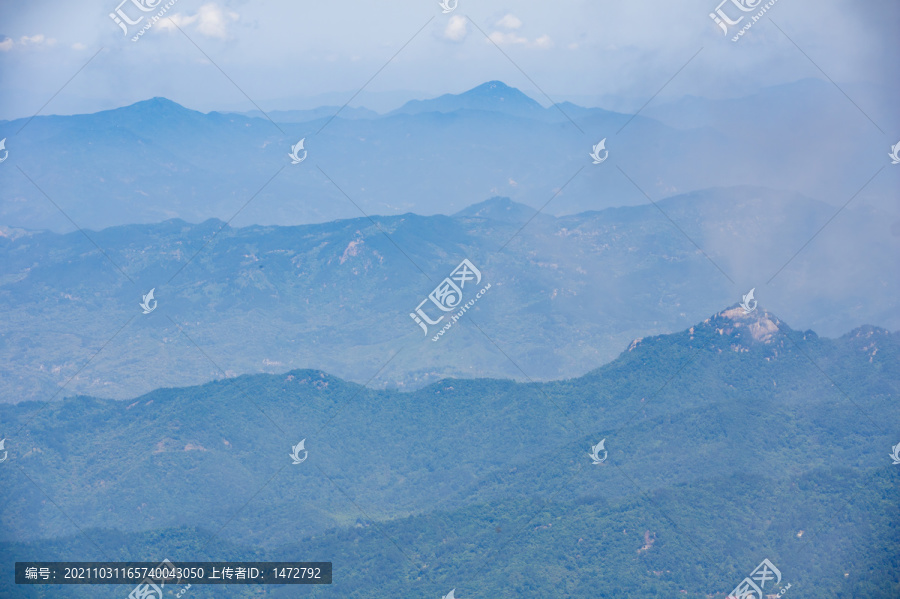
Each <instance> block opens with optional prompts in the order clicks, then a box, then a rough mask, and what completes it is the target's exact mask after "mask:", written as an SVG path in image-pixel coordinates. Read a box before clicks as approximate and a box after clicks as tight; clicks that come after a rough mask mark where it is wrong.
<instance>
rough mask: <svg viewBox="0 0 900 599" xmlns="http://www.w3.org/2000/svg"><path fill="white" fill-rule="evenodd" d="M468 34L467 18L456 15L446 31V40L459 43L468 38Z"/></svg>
mask: <svg viewBox="0 0 900 599" xmlns="http://www.w3.org/2000/svg"><path fill="white" fill-rule="evenodd" d="M466 33H468V31H467V30H466V18H465V17H462V16H459V15H454V16H452V17H450V20H449V21H448V22H447V27H446V29H444V39H448V40H450V41H451V42H458V41H460V40H461V39H463V38H464V37H466Z"/></svg>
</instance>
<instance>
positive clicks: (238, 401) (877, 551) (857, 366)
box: [0, 298, 900, 599]
mask: <svg viewBox="0 0 900 599" xmlns="http://www.w3.org/2000/svg"><path fill="white" fill-rule="evenodd" d="M484 301H487V299H486V298H485V299H484ZM898 358H900V336H898V333H890V332H888V331H886V330H883V329H879V328H877V327H871V326H865V327H860V328H857V329H855V330H853V331H851V332H849V333H847V334H845V335H842V336H841V337H839V338H837V339H826V338H822V337H819V336H817V335H816V334H815V333H814V332H812V331H800V330H794V329H792V328H791V327H789V326H788V325H787V324H786V323H784V322H783V321H782V320H781V319H780V318H779V317H778V316H776V315H774V314H772V313H770V312H768V311H766V310H764V309H761V308H760V309H757V310H755V311H753V312H752V313H750V314H745V313H744V310H743V309H742V308H740V307H738V306H737V305H732V306H730V307H728V308H726V309H724V310H722V311H720V312H717V313H716V314H714V315H712V316H711V317H709V318H707V319H705V320H703V321H702V322H698V323H696V324H695V325H694V326H691V327H690V328H687V329H685V330H683V331H681V332H678V333H674V334H669V335H661V336H654V337H649V338H645V339H643V340H640V341H636V342H634V343H633V344H632V345H631V346H630V347H628V348H627V350H625V351H624V352H622V354H621V355H620V356H619V357H618V358H617V359H615V360H613V361H612V362H610V363H609V364H607V365H605V366H603V367H601V368H598V369H595V370H592V371H591V372H588V373H587V374H585V375H583V376H580V377H578V378H572V379H567V380H560V381H553V382H546V383H515V382H513V381H509V380H496V379H476V380H461V379H445V380H442V381H440V382H437V383H434V384H432V385H429V386H426V387H424V388H421V389H419V390H417V391H414V392H401V391H397V390H375V389H371V388H365V387H362V386H359V385H356V384H354V383H349V382H346V381H343V380H341V379H339V378H336V377H334V376H331V375H329V374H326V373H324V372H321V371H312V370H292V371H288V372H281V373H279V374H259V375H252V376H240V377H236V378H232V379H227V380H223V381H216V382H210V383H206V384H203V385H200V386H195V387H186V388H168V389H157V390H155V391H153V392H151V393H148V394H146V395H142V396H140V397H135V398H133V399H129V400H127V401H113V400H107V399H99V398H93V397H86V396H79V397H73V398H69V399H65V400H58V401H53V402H50V403H49V404H48V403H45V402H22V403H19V404H15V405H10V404H5V405H0V422H2V423H3V428H4V431H5V435H6V437H7V443H6V449H7V450H8V451H9V454H10V457H9V460H8V461H6V463H4V464H2V465H0V480H2V488H3V489H8V490H9V491H8V493H5V494H4V497H3V508H2V510H0V519H2V524H3V525H2V527H0V530H2V531H3V532H2V535H3V538H2V540H0V542H2V544H3V545H4V547H5V550H4V551H2V552H0V553H2V554H3V558H2V559H3V568H2V570H0V571H2V572H3V574H2V577H0V584H2V585H3V586H2V587H0V594H3V593H4V592H5V593H7V594H8V593H11V592H13V591H12V586H11V581H10V573H11V572H12V561H25V560H28V559H42V560H54V559H59V560H70V561H74V560H76V559H77V560H79V561H84V560H123V561H129V560H140V561H155V560H158V561H161V560H162V559H163V558H168V559H170V560H172V561H174V562H176V563H177V562H178V561H179V560H189V559H190V560H195V561H196V560H201V559H209V560H225V559H231V560H237V559H247V560H249V559H270V560H287V559H291V560H309V561H331V562H333V564H334V572H335V574H334V583H333V585H332V587H331V588H329V589H328V591H329V592H330V593H331V594H334V593H337V594H338V595H340V596H342V597H352V598H356V597H365V596H372V595H378V594H383V595H386V596H392V597H403V598H406V597H409V598H413V597H422V596H435V597H439V596H443V595H446V593H447V592H448V591H449V590H450V589H451V588H456V589H457V595H458V596H460V597H512V596H521V595H522V594H530V595H531V596H544V597H549V596H561V595H567V596H586V595H588V594H590V595H596V596H603V597H613V596H628V597H638V596H640V597H671V596H680V597H685V598H687V599H700V598H707V597H724V595H725V594H726V593H727V592H728V591H729V590H731V589H732V588H734V586H735V585H736V584H737V583H738V582H740V580H741V579H742V578H743V577H744V576H747V575H748V574H749V573H750V571H751V570H752V569H753V568H754V567H756V565H757V564H758V563H760V562H761V561H762V559H764V558H765V559H768V560H770V562H771V563H773V564H774V565H775V566H776V567H777V568H778V569H779V571H780V573H781V574H782V576H783V579H782V580H781V581H780V583H779V584H780V586H776V587H775V590H774V591H772V592H777V590H778V589H779V588H782V589H783V588H785V586H786V585H787V584H788V583H789V584H790V585H791V586H790V589H789V591H788V592H789V593H790V594H791V595H792V596H795V597H797V598H807V597H809V598H811V597H822V596H828V597H840V598H844V597H862V596H865V597H893V596H896V593H897V592H898V590H900V578H898V575H897V573H898V571H900V569H898V565H900V564H898V554H897V552H896V550H895V549H896V546H897V542H898V537H897V532H896V526H895V525H894V524H895V523H896V522H897V517H898V515H900V514H898V509H897V504H896V488H897V482H898V478H897V477H898V475H900V474H898V473H900V470H897V468H896V467H895V466H892V465H891V462H890V460H889V459H888V457H887V453H888V451H889V448H890V446H891V445H892V444H893V443H895V442H896V441H897V435H898V434H900V431H898V430H897V429H896V426H895V423H896V422H897V421H898V417H900V411H898V404H897V401H896V398H897V394H898V391H900V359H898ZM301 439H304V440H305V446H306V449H307V450H308V451H309V455H308V459H307V460H305V461H304V462H303V463H302V464H292V463H291V459H290V457H289V455H288V454H289V453H290V448H291V446H293V445H294V444H296V443H297V442H298V441H300V440H301ZM601 440H603V441H604V443H605V450H606V452H607V453H606V455H604V460H603V461H602V462H601V463H600V464H592V461H591V458H590V457H589V456H588V453H589V450H590V448H591V447H592V446H594V445H596V444H598V442H600V441H601ZM36 589H40V592H39V591H38V590H36ZM175 590H177V589H175ZM15 592H16V593H18V594H16V595H15V596H21V597H38V596H42V597H56V596H66V597H88V596H90V597H107V596H109V597H113V596H123V592H122V590H121V589H120V588H119V587H104V586H99V587H90V588H87V587H79V586H69V587H17V588H16V589H15ZM189 592H190V593H191V595H192V596H197V597H212V596H221V595H216V593H217V592H220V591H219V589H218V588H217V587H203V586H197V585H195V586H194V587H192V588H191V589H190V591H189ZM228 592H229V596H238V597H243V596H251V595H252V594H253V593H257V592H259V591H257V590H256V589H254V587H239V588H231V589H228ZM266 592H267V593H269V594H271V595H272V596H273V597H296V596H316V595H317V594H318V591H316V589H315V588H311V587H289V588H279V587H273V588H267V589H266ZM6 596H11V595H6Z"/></svg>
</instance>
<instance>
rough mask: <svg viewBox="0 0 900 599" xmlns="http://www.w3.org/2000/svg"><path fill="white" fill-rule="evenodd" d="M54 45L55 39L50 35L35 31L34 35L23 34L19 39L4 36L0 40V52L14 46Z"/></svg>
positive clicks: (7, 50)
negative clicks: (0, 40)
mask: <svg viewBox="0 0 900 599" xmlns="http://www.w3.org/2000/svg"><path fill="white" fill-rule="evenodd" d="M55 45H56V40H55V39H53V38H52V37H47V36H45V35H44V34H43V33H36V34H34V35H23V36H22V37H20V38H19V41H18V42H16V41H14V40H13V39H12V38H11V37H7V38H4V39H3V41H2V42H0V52H9V51H10V50H12V49H13V48H14V47H26V46H32V47H51V46H55Z"/></svg>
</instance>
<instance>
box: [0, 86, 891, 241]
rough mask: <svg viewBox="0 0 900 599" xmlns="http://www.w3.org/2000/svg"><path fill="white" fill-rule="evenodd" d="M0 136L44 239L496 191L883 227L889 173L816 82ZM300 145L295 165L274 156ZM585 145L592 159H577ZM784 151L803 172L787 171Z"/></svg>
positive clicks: (587, 205) (192, 114)
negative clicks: (630, 105)
mask: <svg viewBox="0 0 900 599" xmlns="http://www.w3.org/2000/svg"><path fill="white" fill-rule="evenodd" d="M826 122H827V123H828V128H827V129H825V128H823V123H826ZM748 130H750V131H754V135H751V136H748V135H747V134H746V132H747V131H748ZM0 138H5V139H6V140H7V141H6V148H7V150H8V151H9V158H8V159H7V160H6V161H5V162H4V163H3V164H2V167H0V190H2V192H0V224H3V225H6V226H11V227H19V228H26V229H50V230H54V231H57V232H62V231H71V230H73V228H74V227H75V226H76V225H77V226H79V227H82V228H88V229H98V228H105V227H110V226H117V225H125V224H131V223H152V222H159V221H161V220H166V219H170V218H180V219H182V220H186V221H189V222H202V221H205V220H207V219H210V218H219V219H221V220H224V221H230V220H231V219H234V224H235V225H247V224H260V225H270V224H284V225H294V224H309V223H314V222H325V221H330V220H334V219H338V218H341V219H346V218H354V217H358V216H360V213H362V214H366V215H372V214H386V215H399V214H404V213H407V212H414V213H417V214H421V215H426V216H427V215H435V214H453V213H456V212H458V211H459V210H462V209H464V208H465V207H466V206H469V205H471V204H473V203H476V202H479V201H482V200H483V199H485V198H488V197H492V196H495V195H501V196H506V197H510V198H511V199H512V200H514V201H517V202H520V203H523V204H526V205H528V206H531V207H532V208H534V209H538V208H540V207H542V206H545V205H546V206H547V207H546V210H547V211H548V213H550V214H553V215H562V214H572V213H578V212H583V211H587V210H598V209H604V208H609V207H617V206H630V205H638V204H646V203H647V201H648V198H649V199H651V200H653V201H656V200H660V199H662V198H665V197H670V196H673V195H678V194H685V193H690V192H694V191H698V190H702V189H708V188H714V187H726V186H741V185H752V186H760V185H762V186H766V187H769V188H773V189H783V190H790V191H793V192H794V193H801V194H803V195H806V196H809V197H814V198H815V199H818V200H820V201H824V202H825V203H828V204H831V205H833V206H835V207H838V206H842V205H844V204H845V203H846V202H847V201H848V199H850V198H852V197H854V194H857V193H858V192H859V191H860V189H861V188H863V187H865V191H864V193H863V194H862V196H861V197H860V198H859V199H858V200H855V201H856V202H857V203H859V204H868V205H871V206H874V207H875V208H877V209H879V210H882V211H887V212H888V213H889V214H890V216H889V218H890V219H891V220H892V222H900V221H898V215H897V211H896V207H895V204H894V203H893V201H892V198H893V195H892V189H893V187H892V183H893V182H895V178H894V177H895V176H896V175H895V173H890V172H888V173H884V174H883V175H880V176H879V177H877V178H876V179H875V180H874V181H873V182H872V183H871V184H869V185H865V184H866V181H867V180H868V179H869V178H871V177H872V175H873V174H874V173H876V172H880V171H879V167H884V166H885V165H886V164H889V162H886V160H887V158H886V155H887V150H888V149H889V144H888V145H885V143H886V142H885V141H884V138H883V135H881V133H880V132H879V131H878V130H877V129H876V128H875V127H873V126H872V125H871V123H869V122H868V121H867V120H865V118H864V117H862V116H860V114H859V113H858V111H857V110H856V109H855V108H854V107H853V106H852V105H851V104H849V103H848V102H847V100H846V98H844V97H843V96H842V95H840V93H839V92H838V91H836V90H835V89H834V87H833V86H831V85H830V84H828V83H824V82H819V81H812V80H808V81H801V82H797V83H795V84H791V85H787V86H781V87H778V88H770V89H767V90H763V91H762V92H760V93H759V94H757V95H756V96H753V97H749V98H744V99H734V100H708V99H698V98H685V99H683V100H681V101H679V102H674V103H669V104H653V103H650V104H648V106H647V108H646V110H643V111H639V112H638V113H636V114H622V113H618V112H613V111H607V110H604V109H602V108H585V107H580V106H576V105H574V104H572V103H567V102H563V103H560V104H558V105H554V106H550V107H543V106H542V105H541V104H539V103H538V102H536V101H535V100H534V99H532V98H530V97H528V96H527V95H525V94H523V93H522V92H520V91H519V90H517V89H515V88H511V87H509V86H507V85H505V84H503V83H502V82H500V81H490V82H487V83H484V84H482V85H480V86H477V87H475V88H473V89H471V90H468V91H465V92H463V93H461V94H447V95H444V96H440V97H438V98H434V99H430V100H411V101H409V102H407V103H406V104H404V105H403V106H401V107H399V108H397V109H395V110H392V111H389V112H387V113H386V114H377V113H374V112H372V111H369V110H367V109H365V108H360V107H357V108H350V107H344V108H341V107H339V106H326V107H320V108H317V109H313V110H305V111H281V112H277V111H276V112H272V113H271V114H268V115H263V114H262V113H251V114H235V113H218V112H211V113H208V114H203V113H200V112H197V111H193V110H190V109H188V108H185V107H183V106H180V105H178V104H176V103H174V102H172V101H170V100H167V99H165V98H153V99H149V100H145V101H142V102H138V103H136V104H133V105H131V106H125V107H121V108H117V109H114V110H107V111H102V112H98V113H95V114H83V115H73V116H43V115H39V116H36V117H34V118H33V119H17V120H13V121H0ZM300 139H303V140H304V143H305V148H306V150H307V151H308V157H307V159H306V160H305V161H304V162H303V163H301V164H291V160H290V158H289V157H288V153H289V151H290V148H291V147H292V146H293V145H295V144H296V143H297V142H298V140H300ZM601 140H606V141H605V144H606V148H607V149H608V150H609V152H610V154H609V159H608V160H607V161H605V162H604V163H603V164H600V165H594V164H592V161H591V159H590V157H589V153H590V151H591V148H592V147H593V145H595V144H597V143H598V142H599V141H601ZM798 157H802V160H804V161H806V162H808V163H809V167H808V168H804V169H803V173H804V174H803V175H800V174H799V172H798V169H797V160H798ZM700 165H702V166H700ZM698 166H699V168H698ZM551 199H552V202H551ZM73 223H74V224H73Z"/></svg>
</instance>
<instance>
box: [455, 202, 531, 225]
mask: <svg viewBox="0 0 900 599" xmlns="http://www.w3.org/2000/svg"><path fill="white" fill-rule="evenodd" d="M534 213H535V209H534V208H532V207H531V206H528V205H526V204H520V203H519V202H514V201H512V200H511V199H509V198H508V197H505V196H494V197H492V198H489V199H487V200H485V201H483V202H478V203H477V204H472V205H471V206H469V207H467V208H463V209H462V210H460V211H459V212H457V213H456V214H454V215H453V216H462V217H475V218H487V219H491V220H498V221H502V222H525V221H526V220H528V219H529V218H531V217H532V216H534Z"/></svg>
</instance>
